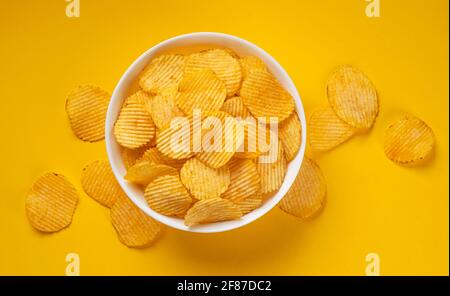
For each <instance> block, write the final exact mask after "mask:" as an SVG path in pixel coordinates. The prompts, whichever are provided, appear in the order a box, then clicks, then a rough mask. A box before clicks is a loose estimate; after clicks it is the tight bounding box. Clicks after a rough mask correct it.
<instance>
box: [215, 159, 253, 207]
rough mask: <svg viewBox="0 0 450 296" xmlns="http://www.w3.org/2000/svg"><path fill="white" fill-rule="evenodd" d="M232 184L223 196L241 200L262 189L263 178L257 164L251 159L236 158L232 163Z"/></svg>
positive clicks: (232, 199)
mask: <svg viewBox="0 0 450 296" xmlns="http://www.w3.org/2000/svg"><path fill="white" fill-rule="evenodd" d="M229 168H230V186H229V187H228V189H227V191H225V192H224V193H223V194H222V195H221V197H222V198H224V199H229V200H231V201H232V202H240V201H243V200H245V199H247V198H250V197H252V196H255V195H257V193H259V192H260V191H261V178H260V176H259V173H258V170H257V169H256V165H255V163H254V162H253V161H251V160H249V159H235V160H233V161H231V163H230V165H229Z"/></svg>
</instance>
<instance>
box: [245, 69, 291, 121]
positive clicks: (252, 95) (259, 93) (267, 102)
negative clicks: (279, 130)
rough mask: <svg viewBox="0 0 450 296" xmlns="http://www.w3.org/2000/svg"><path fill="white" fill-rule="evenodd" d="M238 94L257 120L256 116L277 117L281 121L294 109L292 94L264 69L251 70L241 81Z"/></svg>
mask: <svg viewBox="0 0 450 296" xmlns="http://www.w3.org/2000/svg"><path fill="white" fill-rule="evenodd" d="M240 94H241V98H242V101H243V102H244V105H245V106H246V107H247V108H248V110H249V111H250V113H251V114H252V115H253V116H255V117H256V118H257V119H258V120H260V118H258V117H261V118H267V117H277V118H278V121H279V122H282V121H283V120H285V119H286V118H288V117H289V115H290V114H291V113H292V111H293V110H294V106H295V105H294V99H293V98H292V96H291V95H290V94H289V93H288V92H287V91H286V90H285V89H284V88H283V87H282V86H281V85H280V84H279V83H278V81H277V80H276V79H275V77H273V75H272V74H271V73H269V72H267V71H264V70H258V69H255V70H253V71H251V72H250V73H249V74H248V77H247V79H245V80H244V82H243V83H242V88H241V91H240Z"/></svg>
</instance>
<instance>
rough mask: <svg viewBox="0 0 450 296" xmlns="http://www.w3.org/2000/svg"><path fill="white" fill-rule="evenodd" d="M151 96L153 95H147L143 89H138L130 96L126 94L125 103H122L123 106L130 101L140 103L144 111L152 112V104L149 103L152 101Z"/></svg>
mask: <svg viewBox="0 0 450 296" xmlns="http://www.w3.org/2000/svg"><path fill="white" fill-rule="evenodd" d="M153 98H154V97H152V96H150V95H148V94H147V93H146V92H145V91H143V90H138V91H137V92H135V93H134V94H132V95H131V96H128V97H127V98H126V99H125V103H124V104H123V106H126V105H128V104H130V103H138V104H142V105H143V106H144V109H145V111H147V113H148V114H152V104H151V103H152V100H153Z"/></svg>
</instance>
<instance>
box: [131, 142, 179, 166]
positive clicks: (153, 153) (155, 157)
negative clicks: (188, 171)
mask: <svg viewBox="0 0 450 296" xmlns="http://www.w3.org/2000/svg"><path fill="white" fill-rule="evenodd" d="M145 160H148V161H150V162H152V163H154V164H165V165H168V166H171V167H173V168H176V169H178V170H179V169H181V167H182V166H183V164H184V163H185V162H186V160H185V159H172V158H169V157H167V156H165V155H163V154H162V153H161V152H159V151H158V149H156V147H152V148H150V149H148V150H147V151H145V152H144V154H143V155H142V157H141V158H139V159H138V160H137V162H140V161H145Z"/></svg>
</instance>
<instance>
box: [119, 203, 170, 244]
mask: <svg viewBox="0 0 450 296" xmlns="http://www.w3.org/2000/svg"><path fill="white" fill-rule="evenodd" d="M111 223H112V225H113V226H114V228H115V229H116V232H117V236H118V237H119V240H120V241H121V242H122V243H123V244H124V245H126V246H128V247H145V246H148V245H150V244H151V243H152V242H154V241H155V240H156V238H157V237H158V234H159V233H160V232H161V225H160V224H159V223H158V222H157V221H155V220H153V219H152V218H150V217H149V216H147V215H146V214H145V213H144V212H142V211H141V210H140V209H139V208H138V207H137V206H135V205H134V204H133V203H132V202H131V201H130V200H129V199H128V198H120V199H118V200H117V202H116V203H115V204H114V206H113V207H112V208H111Z"/></svg>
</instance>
